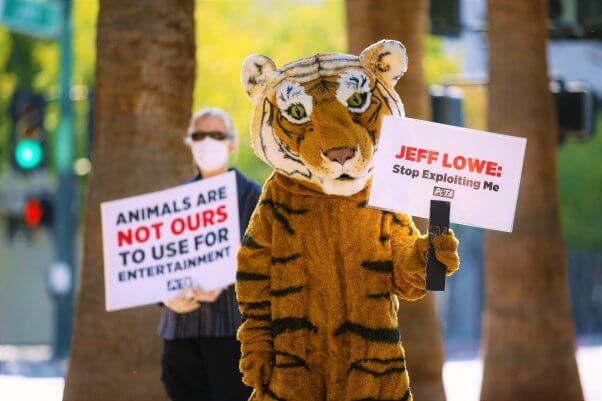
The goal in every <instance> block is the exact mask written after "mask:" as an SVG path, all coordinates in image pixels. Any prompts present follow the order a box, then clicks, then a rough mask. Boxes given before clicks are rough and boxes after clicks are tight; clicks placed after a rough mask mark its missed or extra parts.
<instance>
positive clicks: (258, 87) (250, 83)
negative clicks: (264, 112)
mask: <svg viewBox="0 0 602 401" xmlns="http://www.w3.org/2000/svg"><path fill="white" fill-rule="evenodd" d="M274 71H276V64H275V63H274V62H273V61H272V59H271V58H269V57H266V56H260V55H258V54H254V55H251V56H247V58H245V60H244V61H243V62H242V72H241V74H240V82H241V83H242V86H243V87H244V88H245V90H246V91H247V95H249V99H251V102H253V104H257V103H258V102H259V100H260V98H261V93H262V92H263V89H264V88H265V85H266V83H267V81H268V80H269V79H270V77H271V76H272V74H273V73H274Z"/></svg>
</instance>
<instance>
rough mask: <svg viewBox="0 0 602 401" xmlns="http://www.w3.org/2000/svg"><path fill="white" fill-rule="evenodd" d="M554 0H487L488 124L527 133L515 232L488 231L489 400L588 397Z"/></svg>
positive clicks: (508, 131) (486, 387) (485, 326)
mask: <svg viewBox="0 0 602 401" xmlns="http://www.w3.org/2000/svg"><path fill="white" fill-rule="evenodd" d="M547 7H548V2H547V1H546V0H532V1H516V0H489V4H488V8H489V46H490V55H489V69H490V71H489V74H490V84H489V129H490V130H491V131H495V132H501V133H506V134H510V135H517V136H523V137H526V138H527V140H528V142H527V153H526V159H525V165H524V171H523V175H522V183H521V191H520V195H519V199H518V208H517V211H516V217H515V224H514V232H513V233H512V234H505V233H501V232H495V231H488V232H487V233H486V234H485V249H484V252H485V283H486V287H485V291H486V305H485V314H484V320H483V341H484V343H483V349H484V377H483V387H482V390H481V399H482V400H582V399H583V393H582V391H581V384H580V382H579V375H578V372H577V364H576V361H575V333H574V327H573V320H572V316H571V307H570V301H569V294H568V282H567V268H566V260H565V252H564V242H563V238H562V230H561V226H560V217H559V202H558V194H557V186H556V131H557V127H556V121H555V112H554V106H553V103H552V102H553V99H552V96H551V94H550V91H549V89H548V72H547V59H546V41H547V19H546V12H547Z"/></svg>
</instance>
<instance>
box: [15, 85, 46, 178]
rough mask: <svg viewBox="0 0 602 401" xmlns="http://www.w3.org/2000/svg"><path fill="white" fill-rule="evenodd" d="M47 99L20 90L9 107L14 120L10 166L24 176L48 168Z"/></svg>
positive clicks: (16, 92) (25, 90)
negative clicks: (25, 173)
mask: <svg viewBox="0 0 602 401" xmlns="http://www.w3.org/2000/svg"><path fill="white" fill-rule="evenodd" d="M45 109H46V99H45V98H44V96H43V95H41V94H36V93H33V92H31V91H29V90H27V89H17V90H16V91H15V93H14V94H13V97H12V99H11V102H10V105H9V113H10V117H11V138H10V146H11V157H10V159H11V165H12V167H13V168H14V169H16V170H18V171H21V172H28V171H33V170H36V169H40V168H43V167H44V166H45V165H46V157H47V156H46V131H45V129H44V112H45Z"/></svg>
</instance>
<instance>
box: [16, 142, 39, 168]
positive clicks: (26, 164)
mask: <svg viewBox="0 0 602 401" xmlns="http://www.w3.org/2000/svg"><path fill="white" fill-rule="evenodd" d="M15 161H16V162H17V165H18V166H19V167H20V168H22V169H25V170H31V169H33V168H36V167H38V166H39V165H40V163H41V162H42V146H40V143H39V142H38V141H36V140H34V139H23V140H21V141H19V143H18V144H17V147H16V148H15Z"/></svg>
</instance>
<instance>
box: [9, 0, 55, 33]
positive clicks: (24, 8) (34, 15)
mask: <svg viewBox="0 0 602 401" xmlns="http://www.w3.org/2000/svg"><path fill="white" fill-rule="evenodd" d="M64 6H65V4H64V3H63V2H59V1H53V0H0V24H2V25H6V26H8V28H9V29H10V30H12V31H15V32H20V33H23V34H26V35H31V36H36V37H39V38H43V39H56V38H58V36H59V35H60V33H61V31H62V28H63V16H64V11H63V7H64Z"/></svg>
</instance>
